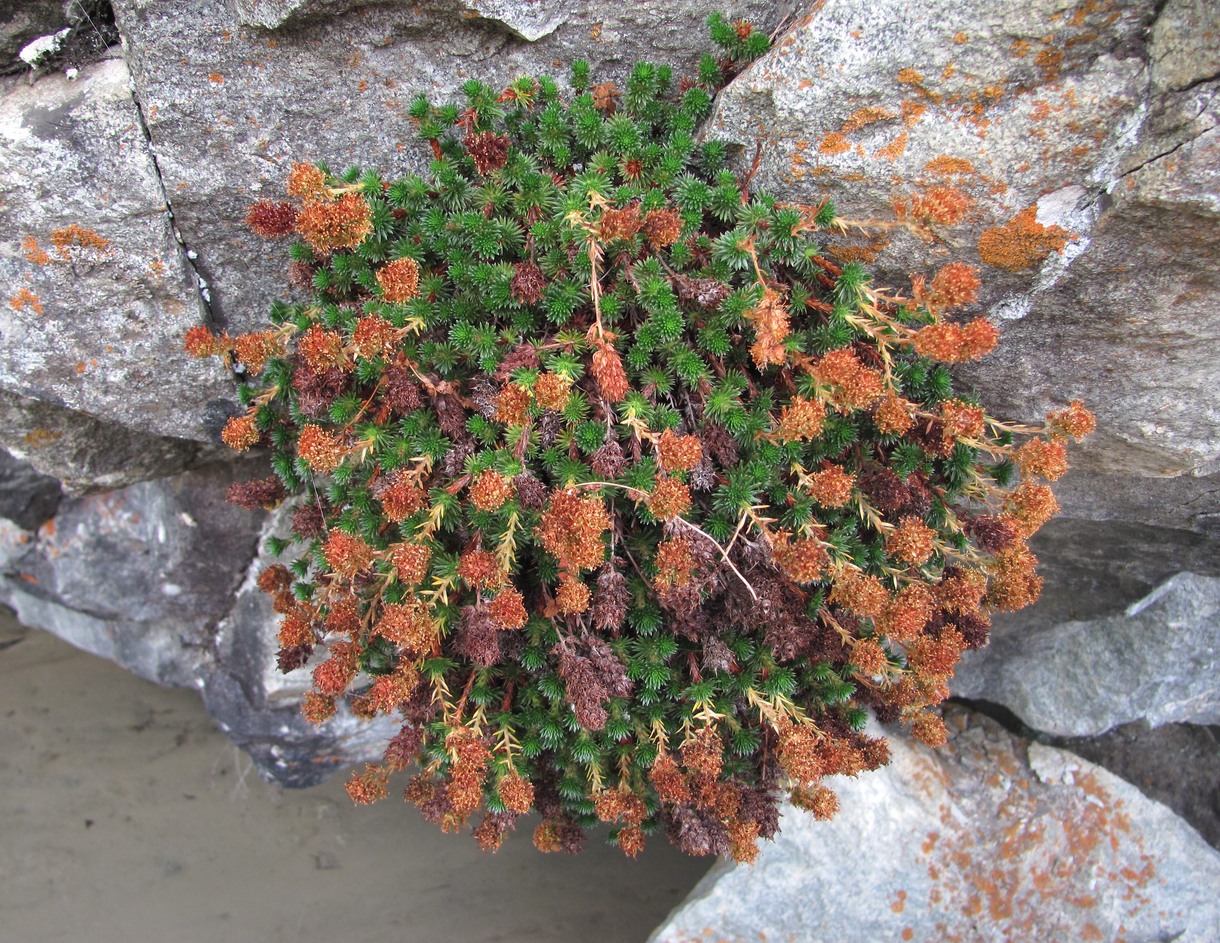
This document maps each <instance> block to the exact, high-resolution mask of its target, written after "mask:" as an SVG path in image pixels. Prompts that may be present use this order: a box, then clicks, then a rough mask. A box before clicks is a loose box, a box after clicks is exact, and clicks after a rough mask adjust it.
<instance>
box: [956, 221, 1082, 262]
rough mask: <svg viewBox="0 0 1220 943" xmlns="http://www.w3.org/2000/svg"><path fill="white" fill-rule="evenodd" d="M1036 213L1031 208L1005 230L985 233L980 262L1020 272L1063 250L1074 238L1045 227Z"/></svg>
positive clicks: (1063, 230) (980, 249) (980, 243)
mask: <svg viewBox="0 0 1220 943" xmlns="http://www.w3.org/2000/svg"><path fill="white" fill-rule="evenodd" d="M1037 212H1038V211H1037V207H1034V206H1031V207H1028V208H1027V209H1024V210H1022V211H1021V212H1020V213H1018V214H1017V215H1016V216H1014V217H1013V218H1012V219H1011V220H1009V222H1007V223H1005V224H1004V225H1003V226H998V227H995V228H993V229H986V230H984V231H983V234H982V235H981V236H979V258H980V259H982V260H983V261H984V262H986V263H987V264H988V265H990V266H993V267H994V268H1001V269H1005V270H1006V271H1009V272H1019V271H1022V270H1023V269H1028V268H1033V267H1034V266H1035V265H1037V264H1039V263H1040V262H1042V261H1043V260H1044V259H1046V257H1047V256H1049V255H1050V254H1051V253H1052V252H1058V251H1060V250H1062V249H1063V247H1064V246H1065V245H1066V244H1067V241H1068V240H1069V239H1072V238H1074V236H1073V234H1072V233H1070V232H1068V231H1067V230H1066V229H1063V228H1062V227H1059V226H1043V225H1042V224H1041V223H1039V222H1038V219H1037Z"/></svg>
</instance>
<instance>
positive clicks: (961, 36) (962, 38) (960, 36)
mask: <svg viewBox="0 0 1220 943" xmlns="http://www.w3.org/2000/svg"><path fill="white" fill-rule="evenodd" d="M953 41H954V42H955V43H957V44H958V45H959V46H964V45H965V44H966V43H968V42H970V37H969V36H967V35H966V34H965V33H954V34H953Z"/></svg>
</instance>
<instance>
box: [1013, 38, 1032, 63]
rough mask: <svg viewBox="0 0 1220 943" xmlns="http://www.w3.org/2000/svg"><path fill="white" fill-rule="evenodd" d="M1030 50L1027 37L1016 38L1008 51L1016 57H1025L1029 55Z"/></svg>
mask: <svg viewBox="0 0 1220 943" xmlns="http://www.w3.org/2000/svg"><path fill="white" fill-rule="evenodd" d="M1029 50H1030V45H1029V40H1026V39H1014V40H1013V41H1012V45H1011V46H1009V47H1008V51H1009V52H1011V53H1012V56H1013V58H1014V59H1024V58H1025V57H1026V56H1028V55H1029Z"/></svg>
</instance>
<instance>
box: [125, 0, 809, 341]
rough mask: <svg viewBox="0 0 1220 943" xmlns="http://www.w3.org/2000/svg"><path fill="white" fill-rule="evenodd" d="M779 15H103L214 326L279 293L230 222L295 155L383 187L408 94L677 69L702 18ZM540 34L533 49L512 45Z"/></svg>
mask: <svg viewBox="0 0 1220 943" xmlns="http://www.w3.org/2000/svg"><path fill="white" fill-rule="evenodd" d="M786 6H787V4H786V3H776V2H770V3H768V2H762V0H752V2H748V3H747V2H733V3H728V4H724V3H719V2H712V0H679V2H669V3H662V2H659V0H647V2H643V3H637V4H632V5H631V6H629V7H628V6H622V7H607V6H598V5H571V4H569V5H566V6H565V5H554V4H551V5H546V4H540V3H533V2H528V0H522V2H515V3H503V2H499V0H496V2H485V0H478V2H477V3H471V4H469V5H463V4H460V3H457V2H453V3H445V4H440V3H438V4H432V5H426V6H418V5H407V4H380V3H378V4H369V5H362V6H361V7H360V8H359V10H355V9H353V10H348V9H347V5H346V4H340V5H339V6H334V5H332V4H327V3H325V2H321V0H306V2H298V0H283V2H280V0H235V4H234V8H233V9H232V10H231V9H230V8H229V7H228V6H226V5H225V4H224V3H223V2H222V0H188V2H183V3H177V4H174V5H173V7H172V8H170V7H165V6H163V5H161V4H154V3H147V2H144V0H118V2H117V3H116V4H115V12H116V17H117V20H118V25H119V28H120V31H121V32H122V34H123V37H124V40H125V42H126V51H127V59H128V62H129V63H130V65H131V68H132V72H133V73H134V75H135V80H136V94H137V97H138V98H139V100H140V102H141V104H142V105H143V111H144V116H145V118H146V120H147V123H148V130H149V133H150V135H151V138H152V141H153V143H154V145H155V147H156V153H157V161H158V166H159V167H160V170H161V173H162V175H163V177H164V179H165V186H166V191H167V193H168V194H169V195H170V202H171V204H172V206H173V210H174V217H175V222H176V224H177V226H178V228H179V230H180V231H181V232H182V235H183V238H184V239H185V241H186V243H187V245H188V246H190V247H191V248H192V249H194V250H195V251H197V252H198V259H197V260H196V262H195V264H196V267H197V268H198V270H199V272H200V274H201V276H202V277H203V278H204V279H206V280H207V282H208V283H209V291H210V293H211V305H212V312H213V315H214V317H215V318H216V319H217V320H218V321H219V322H220V323H222V324H225V325H226V326H228V327H229V329H230V330H231V331H240V330H251V329H253V328H256V327H260V326H262V324H263V323H264V320H265V316H266V311H267V306H268V305H269V304H270V302H271V300H272V299H273V298H275V297H277V296H280V295H282V294H284V293H285V290H286V288H285V278H284V273H285V269H286V267H287V259H286V252H285V251H284V250H283V248H282V247H281V246H271V247H268V246H267V244H266V243H263V242H261V241H260V240H258V239H256V238H255V237H254V236H253V235H252V234H250V233H249V232H247V231H246V230H245V227H244V226H243V225H242V221H243V219H244V218H245V215H246V211H247V209H248V207H249V205H250V204H251V203H253V202H254V201H256V200H258V199H260V198H279V197H281V196H282V194H283V185H284V180H285V178H286V177H287V174H288V171H289V170H290V169H291V166H292V163H293V162H294V161H299V160H305V161H318V160H322V161H325V162H327V163H328V164H329V165H330V166H331V167H332V168H334V169H336V170H340V169H342V168H345V167H347V166H350V165H352V164H360V165H361V166H364V167H366V168H373V169H378V170H380V171H381V172H383V173H384V174H386V175H388V176H393V175H398V174H402V173H404V172H407V171H420V170H425V169H426V167H427V163H426V162H427V161H429V160H430V159H431V157H430V154H429V153H428V152H427V149H426V148H425V147H423V146H422V145H420V144H419V143H418V142H417V141H416V139H415V135H414V133H413V128H412V125H411V122H410V121H409V120H408V119H407V117H406V109H407V107H408V106H409V104H410V102H411V99H412V98H413V97H414V96H415V95H416V94H418V93H420V92H425V93H427V94H428V95H429V96H432V97H433V98H434V99H435V100H438V101H445V100H449V99H451V98H456V97H459V96H458V89H460V87H461V85H462V83H463V82H465V81H466V80H467V79H469V78H479V79H480V80H482V81H485V82H488V83H490V84H493V85H503V84H506V83H507V82H509V81H511V80H512V79H514V78H516V77H518V76H520V75H522V74H558V77H560V78H563V77H564V76H565V75H566V72H567V68H568V63H570V62H572V60H574V59H577V58H585V59H587V60H589V62H590V64H591V65H592V67H593V70H594V74H595V75H597V76H601V77H604V78H614V79H618V80H619V81H621V80H622V79H623V78H624V76H625V73H626V71H627V69H628V68H629V67H630V66H631V65H632V64H634V63H635V62H636V61H637V60H639V59H647V60H651V61H657V62H666V63H672V64H673V65H674V66H675V67H676V69H677V71H678V74H682V73H683V72H688V73H692V72H693V71H694V69H695V66H696V64H697V61H698V58H699V55H700V54H702V53H703V52H705V51H707V48H708V40H707V38H706V36H707V32H706V28H705V27H704V26H703V21H704V20H705V19H706V17H707V15H708V14H709V13H711V12H712V11H715V10H722V9H727V11H728V12H730V13H732V14H733V15H738V16H751V17H753V18H754V19H755V20H756V21H757V22H758V24H759V25H760V27H762V28H766V29H770V28H772V27H773V26H774V25H775V24H776V23H777V22H778V21H779V20H780V18H781V16H782V14H781V12H780V9H781V8H783V7H786ZM474 10H478V11H481V12H480V13H473V12H472V11H474ZM561 11H562V12H561ZM323 13H325V14H327V15H326V16H322V15H321V14H323ZM332 14H333V15H332ZM540 17H541V18H540ZM560 17H562V18H563V22H562V23H560V24H558V25H553V24H555V23H556V21H557V19H559V18H560ZM245 23H257V24H258V25H259V26H263V27H265V26H277V27H280V28H278V29H276V30H274V31H272V32H268V31H267V30H266V29H261V28H249V27H247V28H243V24H245ZM545 30H550V31H549V32H546V34H545V35H544V36H542V38H541V39H539V40H538V41H537V42H534V43H531V42H528V41H527V40H526V39H523V38H522V36H538V35H541V34H542V32H543V31H545ZM182 62H196V63H204V62H206V63H208V64H209V65H208V67H207V68H206V69H204V68H199V69H184V68H183V67H182V65H181V63H182Z"/></svg>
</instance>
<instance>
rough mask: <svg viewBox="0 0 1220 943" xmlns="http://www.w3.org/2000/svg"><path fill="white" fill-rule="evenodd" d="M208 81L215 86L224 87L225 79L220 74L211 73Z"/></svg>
mask: <svg viewBox="0 0 1220 943" xmlns="http://www.w3.org/2000/svg"><path fill="white" fill-rule="evenodd" d="M208 81H209V82H211V83H212V84H213V85H224V81H225V77H224V76H223V75H221V74H220V73H219V72H211V73H209V74H208Z"/></svg>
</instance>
